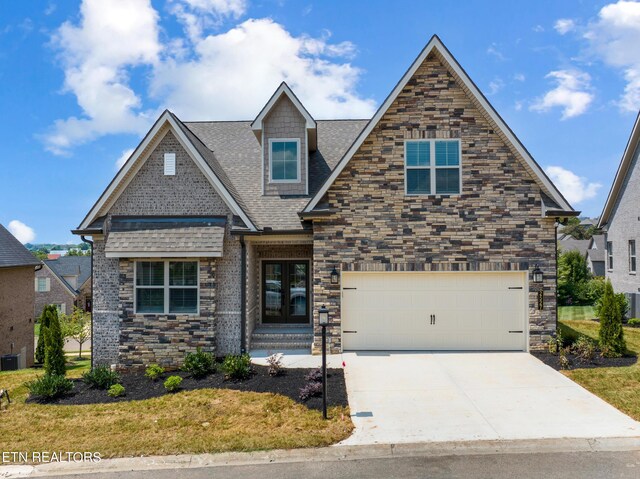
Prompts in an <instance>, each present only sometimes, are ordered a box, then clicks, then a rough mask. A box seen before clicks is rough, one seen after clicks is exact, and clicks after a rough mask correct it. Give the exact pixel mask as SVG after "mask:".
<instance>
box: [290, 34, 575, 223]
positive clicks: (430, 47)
mask: <svg viewBox="0 0 640 479" xmlns="http://www.w3.org/2000/svg"><path fill="white" fill-rule="evenodd" d="M432 51H437V52H438V53H439V54H440V55H441V56H442V58H443V59H444V61H445V62H446V63H447V64H448V66H449V67H450V68H451V70H452V71H453V73H454V74H455V75H457V76H458V77H459V78H460V80H461V81H462V82H463V84H464V87H465V88H467V89H468V90H469V92H470V93H471V95H472V96H473V97H474V99H475V100H476V101H477V102H478V104H479V105H480V107H481V108H482V109H484V111H485V112H486V113H487V115H488V116H489V118H490V119H491V121H493V122H494V123H495V125H496V127H497V129H498V130H499V132H500V133H501V134H502V135H504V137H505V138H506V139H507V141H509V142H510V143H511V144H512V146H513V148H514V149H515V150H516V151H517V153H518V154H519V155H520V156H521V157H522V158H523V159H524V161H525V163H526V165H527V166H528V167H529V168H530V169H531V171H532V172H533V174H534V176H535V177H537V180H538V181H539V183H540V184H541V185H542V186H543V188H544V190H545V192H546V193H547V194H548V195H549V196H550V197H551V198H552V199H553V200H554V201H555V202H556V203H557V204H558V205H560V207H561V208H563V210H566V211H573V208H572V207H571V205H570V204H569V203H568V202H567V200H566V199H565V198H564V197H563V196H562V194H561V193H560V191H559V190H558V189H557V188H556V187H555V185H554V184H553V183H552V182H551V180H550V179H549V178H548V177H547V175H546V174H545V173H544V171H543V170H542V168H540V165H538V164H537V163H536V161H535V160H534V159H533V157H532V156H531V155H530V154H529V152H528V151H527V150H526V149H525V147H524V146H523V145H522V143H520V141H519V140H518V138H517V137H516V136H515V135H514V133H513V132H512V131H511V129H510V128H509V127H508V126H507V124H506V123H505V122H504V120H503V119H502V118H501V117H500V115H498V113H497V112H496V110H495V109H494V108H493V106H491V104H490V103H489V102H488V101H487V99H486V98H485V97H484V95H483V94H482V93H481V92H480V90H479V89H478V87H477V86H476V85H475V84H474V83H473V81H472V80H471V78H469V76H468V75H467V73H466V72H465V71H464V70H463V69H462V67H461V66H460V64H459V63H458V62H457V60H456V59H455V58H454V57H453V55H451V53H450V52H449V50H447V48H446V47H445V46H444V44H443V43H442V41H441V40H440V39H439V38H438V36H437V35H434V36H433V37H431V40H429V43H427V45H426V46H425V47H424V49H423V50H422V52H420V55H418V57H417V58H416V59H415V61H414V62H413V64H412V65H411V66H410V67H409V69H408V70H407V72H406V73H405V74H404V76H403V77H402V78H401V79H400V81H399V82H398V84H397V85H396V86H395V88H394V89H393V90H392V91H391V93H390V94H389V96H388V97H387V98H386V100H385V101H384V102H383V103H382V105H380V108H378V111H377V112H376V114H375V115H374V116H373V118H372V119H371V120H370V121H369V123H367V126H366V127H365V128H364V130H362V132H361V133H360V135H358V137H357V138H356V140H355V141H354V142H353V144H352V145H351V147H349V149H348V150H347V152H346V153H345V155H344V156H343V157H342V159H341V160H340V162H339V163H338V165H337V166H336V167H335V169H334V170H333V172H332V173H331V175H330V176H329V178H327V180H326V181H325V182H324V183H323V185H322V187H321V188H320V189H319V190H318V192H317V193H316V195H315V196H314V197H313V198H312V199H311V201H309V203H308V204H307V206H306V207H305V208H304V210H303V211H302V212H303V213H310V212H311V211H312V210H313V209H314V208H315V207H316V205H317V204H318V202H319V201H320V200H321V199H322V197H323V196H324V195H325V194H326V192H327V191H328V190H329V188H330V187H331V185H332V184H333V182H334V181H335V180H336V178H337V177H338V176H339V175H340V173H341V172H342V171H343V170H344V169H345V167H346V166H347V164H348V163H349V161H350V160H351V158H352V157H353V156H354V155H355V153H356V152H357V151H358V149H359V148H360V146H361V145H362V143H364V141H365V140H366V139H367V137H368V136H369V135H370V134H371V132H372V131H373V129H374V128H375V126H376V125H377V124H378V123H379V121H380V120H381V119H382V117H383V115H384V114H385V113H386V112H387V110H388V109H389V108H390V107H391V105H392V104H393V102H394V101H395V100H396V98H397V97H398V95H399V94H400V93H401V92H402V90H403V88H404V87H405V85H406V84H407V82H408V81H409V80H410V79H411V78H412V77H413V75H414V74H415V72H416V71H417V70H418V68H419V67H420V65H422V63H423V62H424V61H425V59H426V58H427V56H428V55H429V53H431V52H432Z"/></svg>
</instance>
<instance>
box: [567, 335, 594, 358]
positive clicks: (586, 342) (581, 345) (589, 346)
mask: <svg viewBox="0 0 640 479" xmlns="http://www.w3.org/2000/svg"><path fill="white" fill-rule="evenodd" d="M571 351H573V354H575V355H576V356H577V357H578V358H579V359H582V360H583V361H591V360H592V359H593V358H594V356H595V355H596V343H595V342H594V341H593V340H592V339H590V338H588V337H587V336H584V335H581V336H580V337H579V338H578V340H577V341H576V342H575V343H573V345H572V346H571Z"/></svg>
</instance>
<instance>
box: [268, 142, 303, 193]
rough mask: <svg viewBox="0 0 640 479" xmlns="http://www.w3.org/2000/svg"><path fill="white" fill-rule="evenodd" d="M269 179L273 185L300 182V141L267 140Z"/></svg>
mask: <svg viewBox="0 0 640 479" xmlns="http://www.w3.org/2000/svg"><path fill="white" fill-rule="evenodd" d="M269 158H270V178H271V181H272V182H274V183H296V182H299V181H300V140H298V139H272V140H269Z"/></svg>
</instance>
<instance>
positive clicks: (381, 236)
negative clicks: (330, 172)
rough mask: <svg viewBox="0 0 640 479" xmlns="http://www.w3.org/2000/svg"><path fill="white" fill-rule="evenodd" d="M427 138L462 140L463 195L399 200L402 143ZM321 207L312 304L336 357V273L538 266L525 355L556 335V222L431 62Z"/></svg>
mask: <svg viewBox="0 0 640 479" xmlns="http://www.w3.org/2000/svg"><path fill="white" fill-rule="evenodd" d="M424 138H460V140H461V142H462V194H461V195H456V196H450V197H447V196H405V194H404V142H405V140H407V139H424ZM326 200H327V201H328V203H329V205H330V207H331V208H332V209H334V210H335V211H336V212H335V213H334V214H332V215H330V216H328V217H326V218H321V219H317V220H314V225H313V231H314V267H313V268H314V271H315V272H316V274H315V276H314V298H315V304H316V305H318V304H322V303H325V304H326V305H327V306H328V307H329V308H330V310H331V312H332V320H333V326H332V327H331V328H330V344H331V348H332V350H333V351H339V350H340V349H341V328H340V321H341V317H340V286H339V285H331V284H330V282H329V280H330V278H329V272H330V271H331V269H332V267H333V266H334V265H335V266H337V267H338V268H341V269H342V270H377V271H442V270H444V271H450V270H452V271H467V270H469V271H475V270H482V271H502V270H509V271H513V270H528V269H530V268H531V267H532V266H533V265H534V264H539V265H540V267H541V268H542V269H543V270H544V273H545V276H544V277H545V280H544V284H543V285H541V286H540V285H533V284H532V283H530V285H531V286H530V291H529V293H530V294H529V333H530V336H529V337H530V346H531V348H532V349H539V348H541V347H543V345H544V342H545V341H546V340H547V339H548V338H549V337H550V336H551V335H552V334H554V332H555V322H556V317H555V258H554V243H555V225H554V219H553V218H542V217H541V203H540V202H541V198H540V187H539V186H538V185H537V184H536V182H535V181H534V179H533V178H532V176H531V175H530V174H529V173H528V171H527V170H526V169H525V168H524V166H523V164H522V163H521V161H520V160H518V159H517V158H516V157H515V156H514V154H513V153H512V151H511V149H510V148H509V147H508V146H507V145H506V144H505V143H504V142H503V140H502V139H501V138H500V137H499V136H498V134H497V133H496V132H495V131H494V130H493V128H492V126H491V125H490V124H489V122H488V121H487V119H486V118H485V116H484V115H483V113H481V111H480V110H479V109H478V108H477V107H476V106H475V105H474V103H473V102H472V100H471V99H470V98H469V97H468V96H467V95H466V93H465V92H464V90H463V89H462V88H461V87H460V85H459V84H458V83H457V82H456V80H455V78H454V77H453V76H452V75H451V74H450V73H449V71H448V69H447V68H446V67H445V66H444V65H443V63H442V61H441V59H440V58H439V57H438V56H436V55H434V54H431V55H430V56H429V57H428V58H427V59H426V60H425V62H424V63H423V64H422V65H421V66H420V67H419V68H418V70H417V71H416V73H415V75H414V76H413V78H412V79H410V80H409V82H408V84H407V85H406V87H405V88H404V89H403V90H402V92H401V93H400V94H399V96H398V97H397V99H396V100H395V101H394V102H393V104H392V105H391V107H390V108H389V110H388V111H387V112H386V113H385V114H384V115H383V117H382V119H381V120H380V122H379V123H378V125H377V126H376V127H375V128H374V129H373V131H372V132H371V134H370V135H369V137H368V138H367V139H366V140H365V142H364V143H363V144H362V146H361V147H360V148H359V150H358V151H357V152H356V154H355V155H354V157H353V158H352V160H351V162H350V163H349V165H348V166H347V167H346V168H345V170H344V171H343V172H342V173H341V174H340V175H339V177H338V178H337V179H336V181H335V183H334V184H333V186H332V187H331V188H330V189H329V191H328V193H327V195H326ZM537 287H542V289H543V290H544V295H545V304H544V309H543V310H542V311H538V310H537V309H536V307H535V305H536V289H537ZM315 310H317V308H314V314H315V313H316V311H315ZM315 316H316V317H315V318H314V323H315V324H316V327H315V328H314V329H315V339H314V347H317V345H318V344H319V337H320V328H319V327H318V326H317V314H315Z"/></svg>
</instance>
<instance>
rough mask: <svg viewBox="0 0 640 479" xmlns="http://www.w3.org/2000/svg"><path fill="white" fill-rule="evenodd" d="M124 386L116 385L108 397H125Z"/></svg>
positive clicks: (108, 393) (112, 387)
mask: <svg viewBox="0 0 640 479" xmlns="http://www.w3.org/2000/svg"><path fill="white" fill-rule="evenodd" d="M124 393H125V391H124V386H123V385H122V384H114V385H113V386H111V387H110V388H109V390H108V391H107V396H109V397H112V398H119V397H120V396H124Z"/></svg>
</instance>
